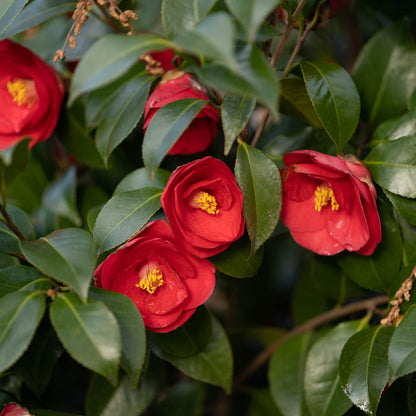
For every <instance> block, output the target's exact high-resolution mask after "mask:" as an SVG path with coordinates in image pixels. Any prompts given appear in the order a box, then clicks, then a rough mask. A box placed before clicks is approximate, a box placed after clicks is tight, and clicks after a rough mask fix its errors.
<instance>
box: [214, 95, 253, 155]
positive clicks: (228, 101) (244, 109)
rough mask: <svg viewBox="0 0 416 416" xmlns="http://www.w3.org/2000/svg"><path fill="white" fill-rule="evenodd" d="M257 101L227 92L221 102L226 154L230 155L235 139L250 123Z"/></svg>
mask: <svg viewBox="0 0 416 416" xmlns="http://www.w3.org/2000/svg"><path fill="white" fill-rule="evenodd" d="M255 105H256V101H255V99H254V98H253V97H247V96H245V95H239V94H233V93H230V92H228V93H226V94H225V96H224V99H223V100H222V103H221V121H222V128H223V132H224V154H225V155H228V153H229V152H230V150H231V147H232V145H233V143H234V141H235V139H236V138H237V137H238V136H239V134H240V132H241V131H242V130H243V129H244V127H245V126H246V124H247V123H248V121H249V119H250V117H251V114H252V113H253V110H254V107H255Z"/></svg>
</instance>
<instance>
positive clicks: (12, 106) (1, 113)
mask: <svg viewBox="0 0 416 416" xmlns="http://www.w3.org/2000/svg"><path fill="white" fill-rule="evenodd" d="M63 98H64V89H63V85H62V82H61V80H60V79H59V78H58V77H57V75H56V74H55V72H54V70H53V69H52V68H50V67H49V66H48V65H47V64H46V63H45V62H43V61H42V60H41V59H40V58H39V57H37V56H36V55H35V54H34V53H33V52H31V51H30V50H29V49H27V48H25V47H23V46H21V45H19V44H17V43H14V42H12V41H10V40H3V41H0V150H4V149H7V148H8V147H10V146H12V145H13V144H14V143H16V142H18V141H19V140H21V139H23V138H25V137H31V138H32V141H31V142H30V146H33V145H35V144H36V143H37V142H39V141H41V140H46V139H47V138H48V137H49V136H50V135H51V133H52V131H53V129H54V128H55V126H56V123H57V121H58V116H59V111H60V108H61V104H62V100H63Z"/></svg>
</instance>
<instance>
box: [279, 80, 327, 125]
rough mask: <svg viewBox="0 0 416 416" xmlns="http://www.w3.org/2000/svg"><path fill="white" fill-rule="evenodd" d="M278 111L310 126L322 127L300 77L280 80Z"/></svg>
mask: <svg viewBox="0 0 416 416" xmlns="http://www.w3.org/2000/svg"><path fill="white" fill-rule="evenodd" d="M280 111H281V112H282V113H283V114H287V115H288V116H291V117H295V118H298V119H299V120H301V121H303V122H305V123H307V124H310V125H311V126H312V127H315V128H318V129H321V128H322V123H321V120H320V119H319V118H318V116H317V114H316V111H315V108H314V106H313V104H312V101H311V99H310V97H309V95H308V91H307V89H306V85H305V81H304V80H303V79H302V78H299V77H290V78H282V79H281V80H280Z"/></svg>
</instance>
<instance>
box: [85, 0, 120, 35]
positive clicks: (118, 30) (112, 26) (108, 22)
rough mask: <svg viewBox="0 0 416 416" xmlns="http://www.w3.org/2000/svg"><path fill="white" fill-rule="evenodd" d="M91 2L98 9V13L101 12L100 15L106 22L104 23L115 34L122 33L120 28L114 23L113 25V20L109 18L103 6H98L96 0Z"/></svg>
mask: <svg viewBox="0 0 416 416" xmlns="http://www.w3.org/2000/svg"><path fill="white" fill-rule="evenodd" d="M92 1H93V3H94V4H95V5H96V6H98V8H99V9H100V11H101V13H102V14H103V15H104V16H105V20H106V23H107V24H108V25H109V26H110V27H111V28H112V29H113V30H114V31H115V32H117V33H124V32H123V30H122V29H121V28H120V27H118V26H117V25H116V24H115V23H114V20H113V18H112V17H111V16H110V14H109V13H108V11H107V9H106V8H105V7H104V6H103V5H101V4H99V3H98V2H97V1H96V0H92Z"/></svg>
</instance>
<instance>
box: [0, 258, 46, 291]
mask: <svg viewBox="0 0 416 416" xmlns="http://www.w3.org/2000/svg"><path fill="white" fill-rule="evenodd" d="M51 286H52V285H51V282H50V280H49V279H47V278H46V277H45V276H43V275H42V274H41V273H39V272H38V271H37V270H36V269H34V268H33V267H29V266H20V265H15V266H10V267H6V268H4V269H2V270H0V296H4V295H7V294H8V293H12V292H17V291H18V290H20V291H26V290H30V291H34V290H43V291H46V290H48V289H50V288H51Z"/></svg>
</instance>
